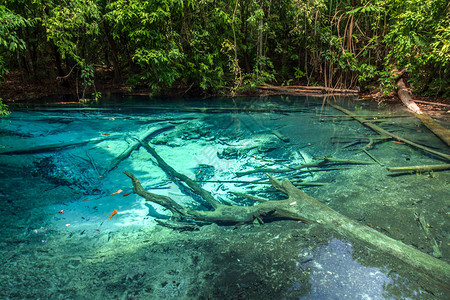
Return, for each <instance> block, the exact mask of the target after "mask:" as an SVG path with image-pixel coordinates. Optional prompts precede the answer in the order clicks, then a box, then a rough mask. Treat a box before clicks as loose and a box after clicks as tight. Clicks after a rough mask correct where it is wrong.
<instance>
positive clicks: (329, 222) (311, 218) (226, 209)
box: [125, 148, 450, 287]
mask: <svg viewBox="0 0 450 300" xmlns="http://www.w3.org/2000/svg"><path fill="white" fill-rule="evenodd" d="M148 149H152V148H148ZM153 151H154V150H153ZM157 160H158V164H159V165H160V166H161V165H162V166H164V168H165V169H167V167H169V168H170V169H171V170H173V168H171V167H170V166H168V165H167V163H166V162H164V161H163V160H162V158H159V159H157ZM173 172H176V171H175V170H173V171H170V173H173ZM125 174H126V175H127V176H128V177H129V178H130V179H131V182H132V184H133V191H134V192H135V193H136V194H138V195H139V196H141V197H143V198H144V199H145V200H147V201H151V202H154V203H157V204H159V205H161V206H163V207H165V208H167V209H168V210H169V211H171V212H172V215H173V218H174V219H175V220H177V221H201V222H213V223H218V224H240V223H253V222H255V221H258V222H264V221H267V220H271V219H280V218H282V219H292V220H302V221H306V222H314V223H317V224H319V225H321V226H324V227H325V228H327V229H329V230H333V231H335V232H338V233H340V234H342V235H344V236H346V237H348V238H351V239H357V240H360V241H362V242H364V243H366V244H368V245H369V246H371V247H373V248H375V249H376V250H377V251H379V252H380V253H385V254H389V255H392V256H394V257H396V258H398V259H400V260H402V261H403V262H405V263H407V264H408V265H410V266H411V267H413V268H415V269H416V270H417V271H419V272H422V273H424V274H425V275H426V276H429V277H431V278H433V279H434V280H435V281H437V282H439V284H441V285H444V286H446V287H448V285H449V282H450V265H449V264H447V263H446V262H444V261H441V260H438V259H436V258H434V257H432V256H430V255H427V254H425V253H423V252H421V251H419V250H417V249H415V248H413V247H411V246H408V245H406V244H404V243H402V242H400V241H397V240H394V239H392V238H390V237H388V236H386V235H384V234H382V233H380V232H378V231H376V230H375V229H372V228H370V227H368V226H365V225H361V224H360V223H358V222H356V221H353V220H351V219H349V218H347V217H345V216H343V215H341V214H340V213H338V212H336V211H335V210H332V209H331V208H329V207H328V206H326V205H324V204H322V203H320V202H319V201H317V200H316V199H314V198H312V197H310V196H308V195H307V194H306V193H304V192H303V191H301V190H299V189H298V188H296V187H295V186H294V185H292V183H291V182H289V181H287V180H284V181H283V182H280V181H278V180H277V179H275V178H273V177H272V176H270V175H268V176H269V180H270V181H271V183H272V185H273V186H274V187H275V188H276V189H278V190H279V191H281V192H283V193H284V194H286V195H287V196H288V198H287V199H284V200H277V201H267V202H263V203H259V204H258V205H254V206H229V205H223V204H220V203H219V202H218V201H216V200H215V201H213V202H212V203H213V204H214V207H213V210H211V211H199V210H195V209H190V208H186V207H183V206H181V205H179V204H178V203H176V202H175V201H174V200H172V199H171V198H169V197H167V196H161V195H157V194H153V193H150V192H148V191H147V190H146V189H145V188H144V187H143V186H142V185H141V183H140V182H139V180H138V179H137V178H136V177H135V176H134V175H133V174H131V173H129V172H125ZM177 176H179V175H177ZM183 176H184V175H183ZM183 176H181V177H182V178H183ZM184 177H185V176H184ZM185 178H187V177H185ZM187 182H189V181H187ZM187 182H186V183H187ZM188 185H189V186H191V184H188ZM209 195H210V196H211V194H209ZM203 196H204V194H202V197H203ZM211 197H212V196H211ZM204 199H205V198H204ZM205 201H207V202H208V203H209V202H210V201H209V200H206V199H205Z"/></svg>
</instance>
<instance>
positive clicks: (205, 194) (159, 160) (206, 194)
mask: <svg viewBox="0 0 450 300" xmlns="http://www.w3.org/2000/svg"><path fill="white" fill-rule="evenodd" d="M139 142H140V144H141V145H142V146H143V147H144V148H145V149H146V150H147V151H148V152H149V153H150V154H151V155H152V156H153V157H154V158H155V159H156V162H157V163H158V166H159V167H160V168H161V169H163V170H164V171H165V172H166V173H167V174H169V175H170V176H171V177H174V178H177V179H179V180H181V181H183V182H184V183H186V185H187V186H188V187H189V188H190V189H191V190H192V191H193V192H194V193H196V194H197V195H199V196H201V197H202V198H203V199H204V200H205V201H206V202H207V203H208V204H209V205H211V206H212V207H213V208H216V207H218V206H220V205H221V204H220V203H219V202H218V201H217V200H216V199H214V197H213V196H212V195H211V193H210V192H208V191H207V190H205V189H203V188H202V187H201V186H199V185H198V184H197V183H196V182H195V181H194V180H192V179H190V178H189V177H187V176H186V175H184V174H181V173H178V172H177V171H175V169H174V168H172V167H171V166H169V165H168V164H167V163H166V162H165V161H164V160H163V159H162V157H161V156H159V154H158V153H157V152H156V151H155V149H153V148H152V147H150V145H149V144H148V143H145V142H144V141H139Z"/></svg>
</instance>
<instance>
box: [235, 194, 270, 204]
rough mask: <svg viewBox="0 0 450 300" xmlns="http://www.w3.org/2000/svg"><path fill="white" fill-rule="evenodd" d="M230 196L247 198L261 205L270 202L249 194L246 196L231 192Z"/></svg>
mask: <svg viewBox="0 0 450 300" xmlns="http://www.w3.org/2000/svg"><path fill="white" fill-rule="evenodd" d="M230 194H232V195H235V196H238V197H242V198H247V199H249V200H252V201H255V202H260V203H261V202H267V201H269V200H268V199H265V198H261V197H258V196H253V195H249V194H245V193H238V192H230Z"/></svg>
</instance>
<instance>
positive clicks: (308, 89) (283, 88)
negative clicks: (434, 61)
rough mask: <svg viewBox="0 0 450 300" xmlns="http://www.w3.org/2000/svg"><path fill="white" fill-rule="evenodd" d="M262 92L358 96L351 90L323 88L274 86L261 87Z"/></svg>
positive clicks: (356, 92)
mask: <svg viewBox="0 0 450 300" xmlns="http://www.w3.org/2000/svg"><path fill="white" fill-rule="evenodd" d="M259 88H260V89H262V90H271V91H277V92H287V93H292V92H293V93H299V94H325V93H328V94H358V93H359V91H358V90H349V89H334V88H329V87H323V86H295V85H292V86H273V85H261V86H259Z"/></svg>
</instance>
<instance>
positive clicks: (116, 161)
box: [103, 125, 174, 175]
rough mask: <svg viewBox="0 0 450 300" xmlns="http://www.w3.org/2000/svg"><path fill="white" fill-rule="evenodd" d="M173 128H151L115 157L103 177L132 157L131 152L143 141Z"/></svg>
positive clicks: (170, 126)
mask: <svg viewBox="0 0 450 300" xmlns="http://www.w3.org/2000/svg"><path fill="white" fill-rule="evenodd" d="M172 128H174V126H173V125H169V126H165V127H162V126H156V127H151V128H150V129H148V130H147V131H145V132H144V133H143V134H142V135H141V136H140V137H137V138H135V141H133V142H132V143H131V144H129V145H128V147H127V149H125V150H124V151H123V152H122V153H121V154H120V155H119V156H117V157H115V158H114V159H113V160H112V161H111V162H110V163H109V166H108V168H107V169H106V170H105V172H103V175H105V174H107V173H109V172H111V171H112V170H114V169H115V168H116V167H117V166H118V165H119V164H120V162H121V161H123V160H124V159H125V158H127V157H128V156H130V154H131V152H133V151H134V150H136V149H137V148H138V147H139V146H140V145H141V141H145V140H146V139H148V138H150V137H152V136H155V135H157V134H159V133H161V132H164V131H166V130H169V129H172Z"/></svg>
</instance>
